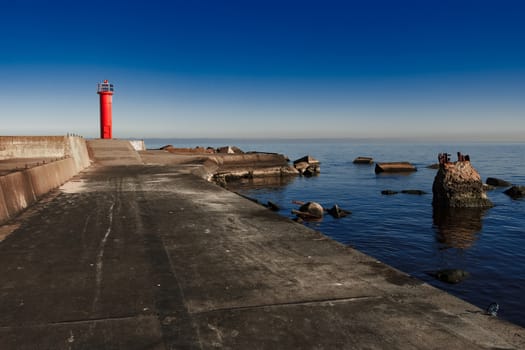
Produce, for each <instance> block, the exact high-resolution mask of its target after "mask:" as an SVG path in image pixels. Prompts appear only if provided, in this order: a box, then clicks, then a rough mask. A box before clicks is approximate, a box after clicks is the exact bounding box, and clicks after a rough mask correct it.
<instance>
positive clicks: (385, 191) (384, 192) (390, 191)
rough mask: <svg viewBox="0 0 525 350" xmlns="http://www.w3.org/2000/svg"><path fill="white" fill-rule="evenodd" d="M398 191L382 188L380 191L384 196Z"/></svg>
mask: <svg viewBox="0 0 525 350" xmlns="http://www.w3.org/2000/svg"><path fill="white" fill-rule="evenodd" d="M398 193H399V192H397V191H392V190H383V191H381V194H382V195H384V196H392V195H394V194H398Z"/></svg>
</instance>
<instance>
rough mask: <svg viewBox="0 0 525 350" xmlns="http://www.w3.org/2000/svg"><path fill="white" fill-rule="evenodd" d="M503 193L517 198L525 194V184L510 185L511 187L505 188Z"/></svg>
mask: <svg viewBox="0 0 525 350" xmlns="http://www.w3.org/2000/svg"><path fill="white" fill-rule="evenodd" d="M503 193H505V194H506V195H507V196H509V197H511V198H513V199H518V198H522V197H524V196H525V186H512V187H511V188H509V189H507V190H505V191H504V192H503Z"/></svg>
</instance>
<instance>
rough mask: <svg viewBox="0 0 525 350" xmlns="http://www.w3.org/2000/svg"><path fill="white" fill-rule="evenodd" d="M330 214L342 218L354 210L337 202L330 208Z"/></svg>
mask: <svg viewBox="0 0 525 350" xmlns="http://www.w3.org/2000/svg"><path fill="white" fill-rule="evenodd" d="M328 214H330V215H332V216H333V217H334V218H336V219H340V218H344V217H345V216H348V215H349V214H352V212H350V211H348V210H344V209H341V208H340V207H339V206H338V205H337V204H334V206H333V207H332V208H330V209H328Z"/></svg>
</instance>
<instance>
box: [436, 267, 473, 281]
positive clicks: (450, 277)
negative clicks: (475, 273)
mask: <svg viewBox="0 0 525 350" xmlns="http://www.w3.org/2000/svg"><path fill="white" fill-rule="evenodd" d="M430 275H431V276H434V277H435V278H437V279H438V280H440V281H443V282H446V283H450V284H455V283H459V282H461V281H463V280H464V279H465V278H468V277H470V273H468V272H467V271H465V270H460V269H445V270H439V271H436V272H434V273H430Z"/></svg>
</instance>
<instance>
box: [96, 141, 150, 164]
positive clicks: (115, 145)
mask: <svg viewBox="0 0 525 350" xmlns="http://www.w3.org/2000/svg"><path fill="white" fill-rule="evenodd" d="M87 146H88V151H89V155H90V157H91V159H92V160H93V161H94V162H95V163H96V164H98V165H133V164H142V163H143V162H142V159H141V158H140V155H139V154H138V152H137V151H136V150H135V148H134V147H133V145H132V144H131V142H130V141H128V140H117V139H111V140H107V139H95V140H88V141H87Z"/></svg>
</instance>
